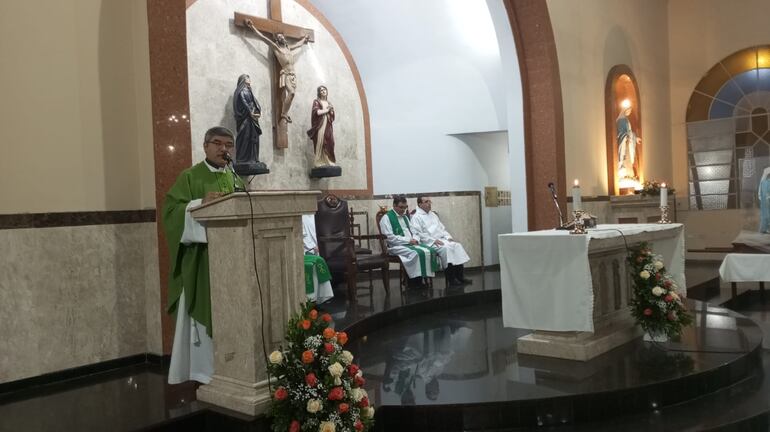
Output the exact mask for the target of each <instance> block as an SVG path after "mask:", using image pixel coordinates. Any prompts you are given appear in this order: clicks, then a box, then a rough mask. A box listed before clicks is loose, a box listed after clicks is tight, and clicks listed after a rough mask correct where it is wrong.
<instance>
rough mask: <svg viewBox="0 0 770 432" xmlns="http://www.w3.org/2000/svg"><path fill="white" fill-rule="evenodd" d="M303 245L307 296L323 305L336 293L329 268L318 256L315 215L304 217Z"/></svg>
mask: <svg viewBox="0 0 770 432" xmlns="http://www.w3.org/2000/svg"><path fill="white" fill-rule="evenodd" d="M302 243H303V246H304V248H305V294H307V299H308V300H310V301H312V302H315V303H316V304H321V303H323V302H325V301H327V300H330V299H331V298H332V297H334V292H333V291H332V284H331V280H332V277H331V272H329V266H327V265H326V261H325V260H324V259H323V258H321V257H320V256H319V255H318V241H317V240H316V234H315V215H313V214H309V215H302Z"/></svg>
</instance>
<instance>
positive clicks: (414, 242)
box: [409, 239, 419, 245]
mask: <svg viewBox="0 0 770 432" xmlns="http://www.w3.org/2000/svg"><path fill="white" fill-rule="evenodd" d="M417 243H419V242H418V241H417V240H415V239H411V240H409V244H410V245H416V244H417Z"/></svg>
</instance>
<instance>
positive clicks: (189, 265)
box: [161, 127, 242, 384]
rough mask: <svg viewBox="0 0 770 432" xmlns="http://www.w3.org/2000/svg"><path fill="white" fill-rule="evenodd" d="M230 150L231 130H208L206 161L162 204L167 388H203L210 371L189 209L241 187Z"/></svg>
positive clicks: (207, 307)
mask: <svg viewBox="0 0 770 432" xmlns="http://www.w3.org/2000/svg"><path fill="white" fill-rule="evenodd" d="M234 148H235V144H234V138H233V133H232V132H230V130H228V129H227V128H224V127H213V128H211V129H209V130H208V131H207V132H206V135H205V137H204V140H203V151H204V152H205V154H206V159H205V160H204V161H202V162H199V163H198V164H196V165H193V166H192V167H190V168H188V169H186V170H184V171H182V173H181V174H179V177H177V179H176V182H175V183H174V185H173V186H172V187H171V189H170V190H169V191H168V193H167V194H166V199H165V201H164V202H163V211H162V214H161V217H162V222H163V229H164V230H165V232H166V241H167V242H168V251H169V261H170V264H171V265H170V276H169V289H168V312H169V313H171V314H176V328H175V331H174V345H173V348H172V351H171V365H170V367H169V374H168V382H169V383H170V384H177V383H181V382H184V381H189V380H194V381H198V382H200V383H204V384H208V382H209V381H210V380H211V375H212V374H213V372H214V351H213V347H212V342H211V337H212V335H213V330H214V329H213V326H212V323H211V297H210V294H209V256H208V243H207V239H206V229H205V227H203V226H202V225H201V224H200V223H199V222H197V221H195V220H194V219H193V218H192V216H191V215H190V209H191V208H193V207H197V206H199V205H201V204H202V203H205V202H207V201H210V200H212V199H215V198H218V197H220V196H222V195H226V194H229V193H232V192H233V190H234V186H235V182H236V181H237V182H239V186H241V185H242V183H241V180H240V178H238V177H237V176H234V175H233V172H232V169H231V168H228V160H232V157H231V155H232V152H233V150H234Z"/></svg>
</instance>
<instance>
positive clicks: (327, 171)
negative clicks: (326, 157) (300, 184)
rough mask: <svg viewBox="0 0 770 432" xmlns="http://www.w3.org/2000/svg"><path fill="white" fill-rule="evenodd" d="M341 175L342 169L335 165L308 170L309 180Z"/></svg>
mask: <svg viewBox="0 0 770 432" xmlns="http://www.w3.org/2000/svg"><path fill="white" fill-rule="evenodd" d="M341 175H342V167H339V166H337V165H329V166H321V167H315V168H313V169H311V170H310V178H324V177H339V176H341Z"/></svg>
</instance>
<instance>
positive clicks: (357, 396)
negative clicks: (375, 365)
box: [350, 388, 367, 402]
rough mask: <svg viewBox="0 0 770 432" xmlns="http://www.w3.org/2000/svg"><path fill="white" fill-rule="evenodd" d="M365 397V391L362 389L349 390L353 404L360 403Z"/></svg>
mask: <svg viewBox="0 0 770 432" xmlns="http://www.w3.org/2000/svg"><path fill="white" fill-rule="evenodd" d="M366 396H367V394H366V390H364V389H362V388H354V389H351V390H350V398H351V399H353V401H354V402H361V399H363V398H365V397H366Z"/></svg>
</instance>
